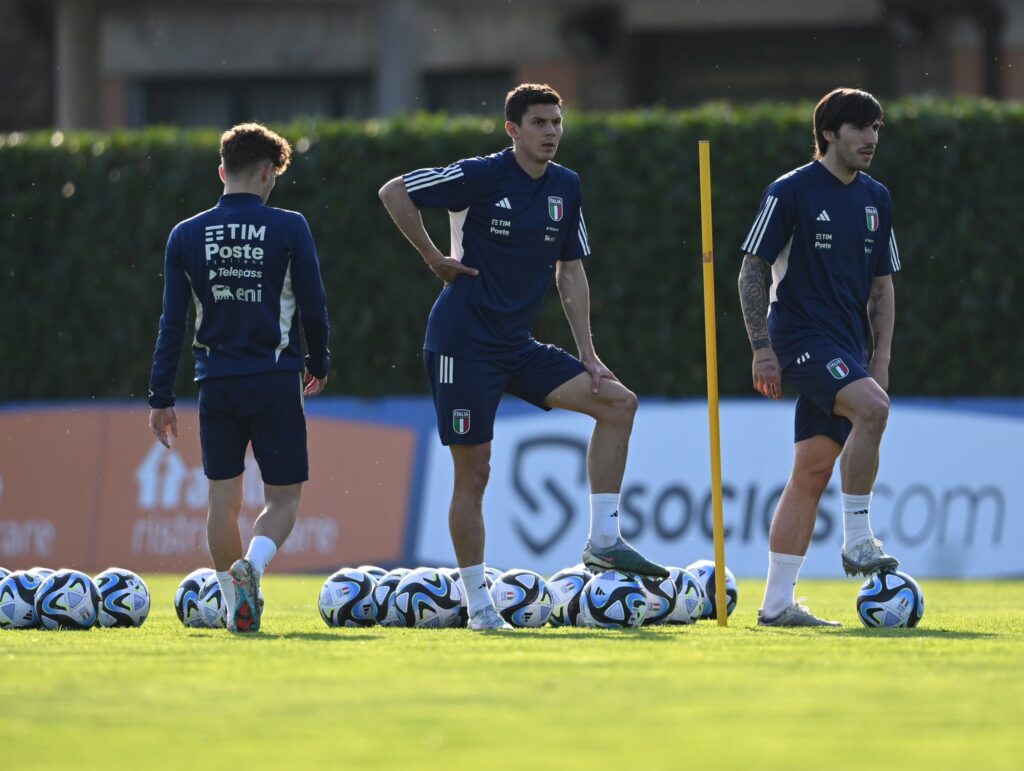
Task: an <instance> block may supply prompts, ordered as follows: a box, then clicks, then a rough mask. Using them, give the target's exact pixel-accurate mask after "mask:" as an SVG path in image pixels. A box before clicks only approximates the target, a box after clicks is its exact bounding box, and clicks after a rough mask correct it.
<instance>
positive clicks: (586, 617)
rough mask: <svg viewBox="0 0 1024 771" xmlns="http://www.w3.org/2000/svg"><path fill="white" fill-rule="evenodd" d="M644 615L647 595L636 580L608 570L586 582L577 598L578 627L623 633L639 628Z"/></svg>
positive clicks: (634, 577)
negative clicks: (613, 630)
mask: <svg viewBox="0 0 1024 771" xmlns="http://www.w3.org/2000/svg"><path fill="white" fill-rule="evenodd" d="M646 615H647V595H646V594H644V588H643V586H642V585H641V584H640V580H639V579H638V578H637V577H636V576H633V575H630V574H628V573H620V572H619V571H617V570H609V571H606V572H604V573H598V574H597V575H596V576H594V577H593V578H591V579H590V580H589V581H587V585H586V586H584V587H583V593H582V594H581V595H580V615H579V618H578V619H577V624H578V625H579V626H590V627H595V626H596V627H602V628H604V629H625V628H627V627H634V626H640V625H641V624H642V623H643V622H644V616H646Z"/></svg>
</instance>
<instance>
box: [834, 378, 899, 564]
mask: <svg viewBox="0 0 1024 771" xmlns="http://www.w3.org/2000/svg"><path fill="white" fill-rule="evenodd" d="M833 411H834V412H835V414H837V415H841V416H843V417H844V418H848V419H849V420H850V422H851V423H852V424H853V429H852V430H851V431H850V436H849V437H848V438H847V440H846V446H845V447H844V448H843V453H842V455H841V456H840V460H839V472H840V475H841V478H842V486H843V490H842V492H843V531H844V536H845V537H844V540H843V549H842V557H843V569H844V570H845V571H846V573H847V574H848V575H857V574H861V575H870V574H872V573H877V572H879V571H882V570H895V569H896V568H897V567H898V566H899V560H897V559H896V558H895V557H893V556H890V555H889V554H886V553H885V551H884V550H883V549H882V543H881V541H879V540H878V539H877V538H875V537H874V533H873V532H872V530H871V519H870V508H871V490H872V488H873V487H874V484H875V474H876V473H877V472H878V449H879V447H880V446H881V443H882V434H883V433H884V432H885V425H886V422H887V421H888V419H889V396H888V395H887V394H886V393H885V391H884V390H883V389H882V387H881V386H880V385H879V384H878V383H877V381H875V380H874V379H873V378H870V377H865V378H861V379H860V380H856V381H854V382H853V383H850V384H849V385H848V386H845V387H844V388H843V389H842V390H841V391H839V393H838V394H836V400H835V406H834V407H833Z"/></svg>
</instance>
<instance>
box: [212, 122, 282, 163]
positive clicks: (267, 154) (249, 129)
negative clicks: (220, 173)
mask: <svg viewBox="0 0 1024 771" xmlns="http://www.w3.org/2000/svg"><path fill="white" fill-rule="evenodd" d="M220 157H221V160H222V161H223V162H224V170H225V171H227V172H228V173H229V174H238V173H240V172H245V171H247V170H249V169H250V168H251V167H252V166H253V164H256V163H259V162H261V161H269V162H270V163H272V164H274V171H275V172H277V174H278V175H280V174H284V172H285V170H286V169H287V168H288V164H289V163H291V160H292V146H291V145H290V144H288V140H287V139H285V138H284V137H282V136H280V135H279V134H276V133H274V132H273V131H271V130H270V129H268V128H267V127H266V126H262V125H260V124H259V123H239V124H238V125H237V126H232V127H231V128H230V129H228V130H227V131H225V132H224V133H223V134H221V135H220Z"/></svg>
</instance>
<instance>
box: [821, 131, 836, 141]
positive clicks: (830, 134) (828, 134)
mask: <svg viewBox="0 0 1024 771" xmlns="http://www.w3.org/2000/svg"><path fill="white" fill-rule="evenodd" d="M821 135H822V136H823V137H825V141H826V142H828V143H829V144H830V145H834V144H835V143H836V132H835V131H832V130H831V129H824V130H822V132H821Z"/></svg>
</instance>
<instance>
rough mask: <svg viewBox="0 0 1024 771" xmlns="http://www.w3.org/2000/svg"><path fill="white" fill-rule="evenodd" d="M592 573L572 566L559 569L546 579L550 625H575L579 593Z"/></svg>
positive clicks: (578, 610) (578, 606)
mask: <svg viewBox="0 0 1024 771" xmlns="http://www.w3.org/2000/svg"><path fill="white" fill-rule="evenodd" d="M591 578H593V574H592V573H591V572H590V571H589V570H587V569H586V568H582V569H581V568H579V567H572V568H565V569H564V570H559V571H558V572H557V573H555V574H554V575H553V576H551V578H549V579H548V588H549V589H550V590H551V616H550V617H549V618H548V623H549V624H551V626H576V619H577V617H578V616H579V614H580V594H582V593H583V587H584V586H586V583H587V581H589V580H590V579H591Z"/></svg>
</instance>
